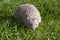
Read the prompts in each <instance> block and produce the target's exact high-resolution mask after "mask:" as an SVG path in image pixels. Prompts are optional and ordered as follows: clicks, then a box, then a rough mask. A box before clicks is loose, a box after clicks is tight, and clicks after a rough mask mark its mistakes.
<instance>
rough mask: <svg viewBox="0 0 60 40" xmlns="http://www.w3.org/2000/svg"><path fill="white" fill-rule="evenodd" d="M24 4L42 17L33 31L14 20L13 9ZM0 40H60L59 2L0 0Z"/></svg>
mask: <svg viewBox="0 0 60 40" xmlns="http://www.w3.org/2000/svg"><path fill="white" fill-rule="evenodd" d="M26 3H29V4H33V5H35V6H36V7H37V9H38V10H39V11H40V14H41V17H42V22H41V23H40V24H39V27H37V28H36V30H35V31H34V30H31V29H30V28H27V27H26V26H24V25H23V23H20V22H18V21H17V20H16V19H15V18H14V13H15V9H16V8H17V7H18V6H19V5H21V4H26ZM0 40H60V0H0Z"/></svg>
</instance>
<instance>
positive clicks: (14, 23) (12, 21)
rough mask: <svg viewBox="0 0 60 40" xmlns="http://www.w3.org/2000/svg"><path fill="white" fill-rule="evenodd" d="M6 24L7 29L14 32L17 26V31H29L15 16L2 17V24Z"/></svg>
mask: <svg viewBox="0 0 60 40" xmlns="http://www.w3.org/2000/svg"><path fill="white" fill-rule="evenodd" d="M4 22H6V25H8V26H7V27H8V28H9V29H11V30H14V27H15V26H17V30H18V31H20V30H21V29H22V28H23V29H25V30H26V31H27V30H28V29H29V28H28V27H26V26H25V25H24V24H23V23H22V22H19V21H18V20H17V19H15V18H14V16H0V24H1V23H4Z"/></svg>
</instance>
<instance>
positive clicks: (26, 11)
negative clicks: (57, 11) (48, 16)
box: [14, 4, 41, 30]
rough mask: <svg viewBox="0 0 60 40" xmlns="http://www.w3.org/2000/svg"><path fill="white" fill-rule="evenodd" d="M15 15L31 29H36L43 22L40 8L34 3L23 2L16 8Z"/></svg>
mask: <svg viewBox="0 0 60 40" xmlns="http://www.w3.org/2000/svg"><path fill="white" fill-rule="evenodd" d="M14 17H15V18H16V19H18V20H22V22H23V23H24V25H26V26H27V27H30V28H31V29H34V30H35V29H36V28H37V27H38V25H39V23H41V15H40V12H39V10H38V9H37V8H36V7H35V6H34V5H33V4H22V5H20V6H18V7H17V8H16V12H15V15H14Z"/></svg>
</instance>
